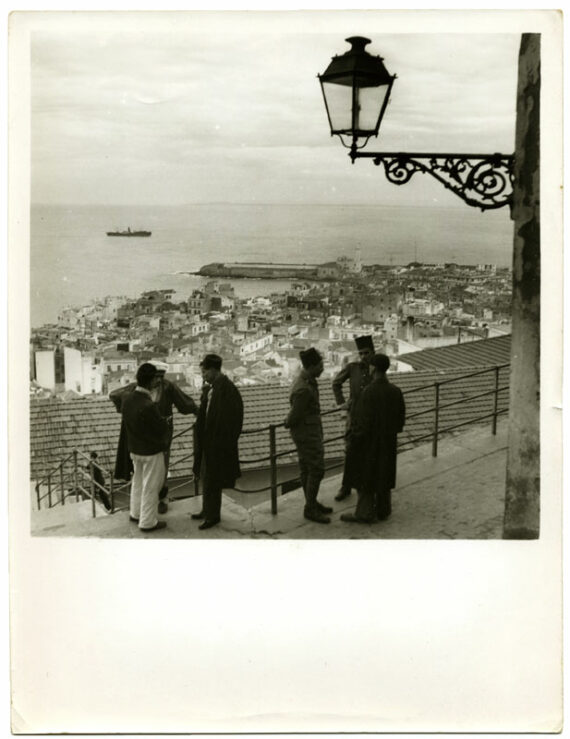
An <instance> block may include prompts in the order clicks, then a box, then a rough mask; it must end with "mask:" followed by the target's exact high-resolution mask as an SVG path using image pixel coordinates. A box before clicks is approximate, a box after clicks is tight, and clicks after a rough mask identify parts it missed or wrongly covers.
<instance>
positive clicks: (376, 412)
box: [341, 354, 406, 523]
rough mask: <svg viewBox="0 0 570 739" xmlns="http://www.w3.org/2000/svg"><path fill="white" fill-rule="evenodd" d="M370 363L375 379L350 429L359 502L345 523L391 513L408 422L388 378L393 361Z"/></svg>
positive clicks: (400, 398) (344, 516)
mask: <svg viewBox="0 0 570 739" xmlns="http://www.w3.org/2000/svg"><path fill="white" fill-rule="evenodd" d="M370 364H371V366H372V367H373V368H374V375H373V379H372V382H371V383H370V384H369V385H368V386H367V387H366V388H364V390H363V391H362V393H361V395H360V398H359V399H358V402H357V404H356V408H355V410H354V414H353V419H352V428H351V443H352V445H353V448H354V449H355V453H356V455H357V462H358V464H357V469H358V473H357V478H356V482H357V488H358V502H357V505H356V510H355V512H354V513H344V514H342V515H341V519H342V520H343V521H349V522H355V523H372V522H373V521H375V520H379V521H383V520H385V519H386V518H388V516H389V515H390V514H391V512H392V500H391V498H392V493H391V491H392V488H393V487H395V485H396V455H397V440H398V434H399V433H400V432H401V431H402V430H403V428H404V423H405V420H406V406H405V404H404V397H403V395H402V391H401V390H400V388H399V387H397V386H396V385H393V384H392V383H391V382H389V381H388V378H387V377H386V371H387V370H388V367H389V366H390V359H389V358H388V357H387V356H386V355H385V354H376V355H375V356H374V357H372V359H371V362H370Z"/></svg>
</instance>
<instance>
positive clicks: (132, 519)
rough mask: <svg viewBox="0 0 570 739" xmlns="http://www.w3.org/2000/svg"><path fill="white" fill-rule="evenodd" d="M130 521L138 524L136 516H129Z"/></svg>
mask: <svg viewBox="0 0 570 739" xmlns="http://www.w3.org/2000/svg"><path fill="white" fill-rule="evenodd" d="M129 521H133V522H134V523H138V522H139V520H138V518H135V517H134V516H129Z"/></svg>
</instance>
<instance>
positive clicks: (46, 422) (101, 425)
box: [30, 367, 509, 480]
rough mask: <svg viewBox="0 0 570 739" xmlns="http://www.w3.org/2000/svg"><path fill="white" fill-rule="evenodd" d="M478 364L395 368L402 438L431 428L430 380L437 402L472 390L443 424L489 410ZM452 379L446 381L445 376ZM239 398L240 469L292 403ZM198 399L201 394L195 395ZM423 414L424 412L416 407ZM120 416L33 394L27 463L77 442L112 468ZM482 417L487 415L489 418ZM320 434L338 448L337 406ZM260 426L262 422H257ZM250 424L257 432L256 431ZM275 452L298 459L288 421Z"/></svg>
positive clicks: (180, 468)
mask: <svg viewBox="0 0 570 739" xmlns="http://www.w3.org/2000/svg"><path fill="white" fill-rule="evenodd" d="M476 369H477V368H473V367H467V368H465V367H463V368H456V369H451V370H442V371H437V370H425V371H421V372H407V373H398V374H393V375H391V376H390V379H391V380H392V382H394V383H395V384H396V385H398V386H399V387H400V388H401V389H402V391H403V393H404V398H405V401H406V407H407V416H408V420H407V423H406V428H405V429H404V432H403V433H402V434H401V435H400V444H402V445H408V446H409V445H411V444H415V443H418V439H419V438H420V437H422V436H424V435H425V434H428V433H430V432H431V431H432V429H433V422H434V414H433V412H429V413H425V414H421V413H422V411H426V410H428V409H430V408H432V407H433V405H434V398H435V390H434V382H441V383H442V384H441V385H440V403H441V404H442V405H445V404H447V403H455V402H456V401H458V400H466V399H468V398H473V399H471V400H468V401H467V402H465V403H462V404H456V405H453V406H451V407H449V408H442V410H441V411H440V429H444V428H445V427H447V426H454V425H456V424H460V423H464V422H465V421H469V420H472V419H474V418H476V417H477V416H480V415H484V414H489V413H492V412H493V396H492V395H490V394H489V395H486V396H485V397H474V396H479V395H480V394H481V393H485V392H488V391H492V390H493V388H494V386H495V373H494V371H490V372H489V371H486V372H484V373H481V374H477V375H475V376H471V377H467V378H464V375H467V374H469V373H472V372H474V371H476ZM454 378H463V379H458V380H457V381H456V382H448V380H450V379H454ZM508 383H509V368H508V367H506V368H503V369H501V370H500V371H499V386H500V387H502V388H507V389H506V390H502V391H501V392H500V394H499V403H498V408H499V409H506V408H507V407H508ZM240 392H241V393H242V396H243V400H244V408H245V415H244V428H243V433H242V436H241V438H240V458H241V460H242V462H243V469H244V470H247V469H254V468H256V467H266V466H267V465H268V463H267V461H266V460H265V461H255V460H256V459H257V460H259V458H266V457H268V455H269V431H268V430H267V427H268V425H269V424H281V423H282V422H283V419H284V418H285V416H286V414H287V411H288V407H289V400H288V396H289V391H288V388H287V387H283V386H280V385H277V384H267V385H254V386H249V387H242V388H240ZM320 392H321V409H322V412H323V413H325V412H326V411H327V410H330V409H333V408H334V407H335V402H334V398H333V394H332V388H331V385H330V381H327V382H324V381H321V383H320ZM195 399H196V400H197V399H198V398H197V397H195ZM418 414H421V415H418ZM193 419H194V417H193V416H182V415H180V414H178V413H176V412H175V414H174V428H175V435H176V434H178V433H180V432H181V431H183V430H184V429H187V428H188V426H189V425H190V424H191V423H192V422H193ZM120 422H121V418H120V415H119V414H118V413H117V412H116V411H115V408H114V406H113V404H112V403H111V402H110V401H109V400H108V399H107V398H106V397H101V396H93V397H86V398H82V399H76V400H71V401H59V400H54V399H42V400H36V399H31V400H30V441H31V447H30V448H31V461H30V465H31V469H30V475H31V478H32V479H34V480H38V479H40V478H41V477H42V476H44V475H45V474H46V473H47V472H48V471H49V470H50V469H52V468H53V467H54V466H55V465H57V464H58V463H59V462H60V461H61V459H62V458H63V457H64V456H66V455H68V454H70V453H71V452H72V451H73V449H74V448H78V449H80V450H81V451H82V452H83V453H85V454H88V453H89V452H90V451H96V452H98V455H99V458H98V462H99V463H100V464H101V466H102V467H103V468H105V469H107V470H112V469H113V467H114V461H115V451H116V446H117V440H118V437H119V429H120ZM487 423H489V424H490V423H491V420H490V418H489V419H488V420H487ZM323 427H324V433H325V439H327V438H331V437H341V438H338V439H337V440H336V441H332V442H330V443H328V444H326V446H325V455H326V457H327V458H328V459H329V460H331V459H338V458H340V457H342V456H343V453H344V442H343V439H342V436H343V433H344V420H343V419H342V418H341V414H340V413H333V414H329V415H324V416H323ZM260 429H263V430H260ZM253 432H255V433H253ZM276 442H277V452H278V453H282V452H286V451H288V450H290V451H291V454H290V455H287V456H284V457H281V459H282V460H283V462H289V461H292V460H293V459H295V455H294V451H293V444H292V442H291V439H290V436H289V433H288V431H287V430H286V429H284V428H282V427H279V428H277V429H276ZM191 452H192V434H191V433H185V434H184V435H182V436H180V437H177V438H175V439H174V440H173V443H172V452H171V469H172V475H173V476H186V475H189V474H190V472H191V466H192V460H191V459H185V460H184V461H181V462H179V463H178V464H177V462H178V461H179V460H181V459H182V458H183V457H187V455H189V454H191Z"/></svg>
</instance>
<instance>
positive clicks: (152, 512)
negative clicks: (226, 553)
mask: <svg viewBox="0 0 570 739" xmlns="http://www.w3.org/2000/svg"><path fill="white" fill-rule="evenodd" d="M221 367H222V359H221V357H219V356H218V355H217V354H207V355H206V356H205V357H204V359H203V360H202V362H201V363H200V368H201V371H202V377H203V379H204V387H203V390H202V396H201V400H200V405H199V406H198V405H196V403H195V402H194V401H193V400H192V398H191V397H190V396H189V395H186V393H184V392H182V390H180V388H179V387H178V386H177V385H176V384H175V383H174V382H171V381H170V380H167V379H166V378H165V377H164V374H165V369H166V366H165V365H162V364H161V363H158V362H154V363H151V362H145V363H144V364H142V365H141V366H140V367H139V368H138V370H137V375H136V382H135V383H131V384H130V385H127V386H125V387H124V388H119V389H118V390H115V391H114V392H113V393H111V395H110V398H111V400H112V401H113V404H114V405H115V408H116V409H117V411H119V412H120V413H121V416H122V423H121V432H120V436H119V446H118V450H117V459H116V463H115V477H116V478H118V479H126V480H128V479H129V478H130V477H131V473H132V478H131V502H130V520H131V521H132V522H134V523H136V524H138V526H139V528H140V529H141V531H145V532H150V531H157V530H159V529H163V528H165V527H166V521H159V520H158V514H159V513H166V512H167V510H168V486H167V474H168V463H169V459H170V445H171V443H172V434H173V422H172V409H173V407H176V409H177V410H178V411H179V412H180V413H183V414H185V415H186V414H190V413H193V414H194V415H196V416H197V419H196V423H195V424H194V466H193V471H194V474H195V475H196V476H197V477H198V478H199V479H200V482H201V486H202V495H203V507H202V511H201V512H200V513H196V514H193V515H192V518H194V519H200V520H202V523H201V524H200V526H199V528H200V529H209V528H211V527H212V526H215V525H216V524H217V523H219V521H220V508H221V503H222V488H224V487H233V486H234V485H235V481H236V479H237V478H238V477H239V475H240V469H239V458H238V438H239V435H240V433H241V427H242V423H243V403H242V399H241V395H240V393H239V390H238V389H237V388H236V387H235V385H234V384H233V383H232V382H231V380H229V378H228V377H226V375H224V374H223V373H222V371H221Z"/></svg>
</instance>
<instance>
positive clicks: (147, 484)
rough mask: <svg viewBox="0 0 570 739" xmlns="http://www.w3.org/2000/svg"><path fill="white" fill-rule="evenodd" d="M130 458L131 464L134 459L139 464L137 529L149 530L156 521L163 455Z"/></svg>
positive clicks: (138, 455) (161, 480)
mask: <svg viewBox="0 0 570 739" xmlns="http://www.w3.org/2000/svg"><path fill="white" fill-rule="evenodd" d="M132 457H133V463H134V461H135V459H136V460H137V461H138V462H140V464H141V477H142V490H141V497H140V517H139V527H140V528H141V529H150V528H152V527H153V526H155V525H156V523H157V521H158V517H157V510H158V493H159V492H160V489H161V487H162V484H163V482H164V454H163V453H162V452H159V453H158V454H152V455H149V456H146V455H145V456H143V455H140V454H133V455H132Z"/></svg>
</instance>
